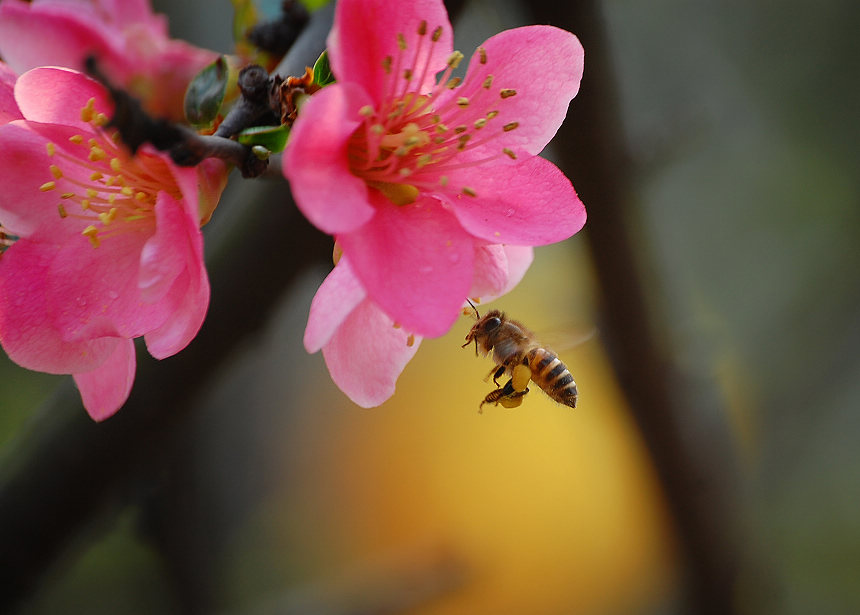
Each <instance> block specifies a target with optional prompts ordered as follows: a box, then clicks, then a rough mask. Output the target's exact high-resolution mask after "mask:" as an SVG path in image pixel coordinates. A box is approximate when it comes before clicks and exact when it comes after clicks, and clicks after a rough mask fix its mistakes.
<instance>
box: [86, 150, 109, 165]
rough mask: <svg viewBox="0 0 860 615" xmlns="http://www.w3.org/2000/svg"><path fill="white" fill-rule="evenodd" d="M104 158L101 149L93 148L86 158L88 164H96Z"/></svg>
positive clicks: (103, 152)
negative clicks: (88, 160) (88, 161)
mask: <svg viewBox="0 0 860 615" xmlns="http://www.w3.org/2000/svg"><path fill="white" fill-rule="evenodd" d="M106 156H107V154H106V153H105V151H104V150H103V149H102V148H100V147H93V148H91V149H90V155H89V156H88V158H89V159H90V162H97V161H99V160H104V158H105V157H106Z"/></svg>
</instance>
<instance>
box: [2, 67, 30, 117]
mask: <svg viewBox="0 0 860 615" xmlns="http://www.w3.org/2000/svg"><path fill="white" fill-rule="evenodd" d="M17 78H18V76H17V75H16V74H15V72H14V71H13V70H12V69H11V68H9V67H8V66H6V65H5V64H4V63H3V62H0V125H2V124H6V123H7V122H11V121H12V120H20V119H21V118H23V117H24V116H23V115H21V110H20V109H18V103H16V102H15V80H16V79H17Z"/></svg>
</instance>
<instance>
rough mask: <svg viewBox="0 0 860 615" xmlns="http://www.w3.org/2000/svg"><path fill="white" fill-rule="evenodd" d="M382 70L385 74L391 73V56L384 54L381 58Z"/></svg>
mask: <svg viewBox="0 0 860 615" xmlns="http://www.w3.org/2000/svg"><path fill="white" fill-rule="evenodd" d="M382 70H384V71H385V74H386V75H390V74H391V56H385V58H383V60H382Z"/></svg>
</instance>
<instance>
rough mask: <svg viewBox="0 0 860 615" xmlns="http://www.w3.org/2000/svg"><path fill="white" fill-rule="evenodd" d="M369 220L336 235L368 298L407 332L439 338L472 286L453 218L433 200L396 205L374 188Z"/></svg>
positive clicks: (467, 255) (467, 247)
mask: <svg viewBox="0 0 860 615" xmlns="http://www.w3.org/2000/svg"><path fill="white" fill-rule="evenodd" d="M370 195H371V199H372V201H373V203H374V205H375V206H376V208H377V212H376V215H375V216H374V218H373V220H371V221H370V222H369V223H368V224H366V225H364V226H363V227H361V228H360V229H358V230H357V231H354V232H352V233H347V234H343V235H339V236H338V241H340V244H341V246H342V247H343V253H344V254H345V255H347V256H348V257H349V259H350V263H351V264H352V267H353V270H354V271H355V274H356V276H357V277H358V279H359V280H360V281H361V283H362V285H363V286H364V288H365V289H366V290H367V294H368V296H369V297H370V298H371V299H372V300H373V301H374V302H376V303H377V304H378V305H379V307H380V308H381V309H382V310H383V311H384V312H385V313H387V314H389V315H390V316H391V317H392V318H394V320H396V321H397V322H399V323H400V324H401V325H403V327H404V328H405V329H406V330H407V331H412V332H415V333H420V334H421V335H424V336H427V337H433V336H438V335H442V334H443V333H445V332H446V331H447V330H448V329H449V328H450V327H451V324H452V323H453V322H454V320H456V318H457V316H458V314H459V312H460V307H461V306H462V304H463V299H464V298H465V297H466V293H467V292H468V291H469V287H470V286H471V284H472V263H473V259H474V248H473V243H472V238H471V237H469V236H468V235H467V234H466V233H464V231H463V229H462V228H461V226H460V224H459V223H458V222H457V219H456V218H455V217H454V216H453V215H452V214H451V213H450V212H449V211H448V210H447V209H445V208H444V207H443V206H442V205H441V203H440V202H439V201H437V200H436V199H433V198H426V197H424V198H419V200H418V201H416V202H415V203H412V204H409V205H405V206H397V205H394V204H393V203H392V202H391V201H389V200H388V199H387V198H385V197H384V196H382V194H381V193H380V192H378V191H377V190H372V191H371V192H370Z"/></svg>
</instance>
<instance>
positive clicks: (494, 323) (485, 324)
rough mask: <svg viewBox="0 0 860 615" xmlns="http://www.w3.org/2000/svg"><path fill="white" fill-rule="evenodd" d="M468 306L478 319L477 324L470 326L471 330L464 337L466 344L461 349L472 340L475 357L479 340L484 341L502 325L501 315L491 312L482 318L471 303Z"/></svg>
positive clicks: (496, 311)
mask: <svg viewBox="0 0 860 615" xmlns="http://www.w3.org/2000/svg"><path fill="white" fill-rule="evenodd" d="M469 305H471V306H472V309H473V310H475V315H476V316H477V318H478V322H476V323H475V324H474V325H472V328H471V329H470V330H469V333H468V334H467V335H466V343H465V344H463V345H462V346H461V348H465V347H466V346H468V345H469V344H470V343H471V342H472V341H473V340H474V342H475V355H476V356H477V355H478V342H479V340H485V339H486V338H487V335H489V334H490V332H491V331H493V330H494V329H496V328H497V327H498V326H499V325H501V324H502V318H501V317H502V313H501V312H500V311H499V310H493V311H491V312H488V313H487V315H486V316H484V317H483V318H482V317H481V315H480V314H479V313H478V308H476V307H475V306H474V305H473V304H472V302H471V301H469Z"/></svg>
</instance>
